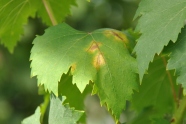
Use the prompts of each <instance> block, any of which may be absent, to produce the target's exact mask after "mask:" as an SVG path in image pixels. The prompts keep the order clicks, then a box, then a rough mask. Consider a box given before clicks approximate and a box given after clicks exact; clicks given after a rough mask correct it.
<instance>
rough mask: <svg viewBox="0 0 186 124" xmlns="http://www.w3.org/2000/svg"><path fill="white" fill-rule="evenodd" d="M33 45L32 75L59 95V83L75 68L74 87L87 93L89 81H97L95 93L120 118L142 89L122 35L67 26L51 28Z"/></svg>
mask: <svg viewBox="0 0 186 124" xmlns="http://www.w3.org/2000/svg"><path fill="white" fill-rule="evenodd" d="M33 43H34V46H33V48H32V50H31V57H30V59H31V60H32V62H31V67H32V73H31V74H32V76H35V75H37V78H38V84H39V85H42V84H44V85H45V88H46V89H47V90H49V91H50V92H51V91H52V92H54V93H55V94H56V95H57V94H58V81H59V80H60V78H61V75H62V74H63V73H67V72H68V70H69V68H70V67H71V73H72V75H73V84H76V85H77V87H78V88H79V90H80V91H81V92H83V90H84V89H85V87H86V85H87V84H88V83H89V81H92V82H94V83H95V85H94V91H93V92H94V93H97V94H98V95H99V97H100V99H101V103H102V104H103V103H105V102H106V103H107V107H108V109H112V111H113V114H114V115H115V116H116V118H117V119H118V118H119V115H120V113H121V111H122V109H123V108H124V107H125V102H126V100H130V99H131V95H132V93H133V89H137V86H138V85H137V83H136V78H137V74H136V73H137V64H136V60H135V59H134V58H133V57H132V56H131V55H130V53H129V52H128V50H127V46H126V45H127V44H128V40H127V38H126V36H125V35H124V34H123V33H122V32H119V31H116V30H113V29H99V30H96V31H94V32H92V33H85V32H81V31H77V30H75V29H73V28H71V27H69V26H68V25H66V24H64V23H63V24H60V25H57V26H54V27H50V28H48V29H47V30H46V32H45V34H44V35H43V36H38V37H37V38H36V39H35V40H34V42H33ZM121 94H123V95H121Z"/></svg>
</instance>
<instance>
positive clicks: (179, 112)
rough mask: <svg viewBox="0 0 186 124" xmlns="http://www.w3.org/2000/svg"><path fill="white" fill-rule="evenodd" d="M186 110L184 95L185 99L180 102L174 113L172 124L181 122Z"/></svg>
mask: <svg viewBox="0 0 186 124" xmlns="http://www.w3.org/2000/svg"><path fill="white" fill-rule="evenodd" d="M185 110H186V96H184V97H183V99H182V100H181V102H180V106H179V108H178V109H177V110H176V112H175V113H174V116H173V117H174V118H173V119H172V120H173V123H172V124H181V121H182V119H183V114H184V112H185Z"/></svg>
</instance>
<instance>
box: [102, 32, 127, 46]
mask: <svg viewBox="0 0 186 124" xmlns="http://www.w3.org/2000/svg"><path fill="white" fill-rule="evenodd" d="M105 34H106V36H108V37H110V36H112V37H113V36H114V39H115V41H123V42H124V43H125V44H128V43H129V41H128V39H127V37H126V36H125V34H123V33H122V32H119V31H115V30H107V31H105Z"/></svg>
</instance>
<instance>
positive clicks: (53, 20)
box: [42, 0, 57, 25]
mask: <svg viewBox="0 0 186 124" xmlns="http://www.w3.org/2000/svg"><path fill="white" fill-rule="evenodd" d="M42 2H43V4H44V6H45V9H46V11H47V13H48V16H49V18H50V20H51V22H52V25H57V21H56V18H55V17H54V14H53V12H52V9H51V7H50V4H49V3H48V1H47V0H42Z"/></svg>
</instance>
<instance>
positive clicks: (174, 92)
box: [162, 57, 179, 107]
mask: <svg viewBox="0 0 186 124" xmlns="http://www.w3.org/2000/svg"><path fill="white" fill-rule="evenodd" d="M162 59H163V63H164V66H165V67H166V65H167V61H166V59H165V57H162ZM166 73H167V76H168V79H169V83H170V85H171V90H172V95H173V97H174V101H175V102H176V104H177V107H178V106H179V99H178V97H177V95H176V91H175V89H174V85H173V81H172V77H171V74H170V72H169V71H168V70H166Z"/></svg>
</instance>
